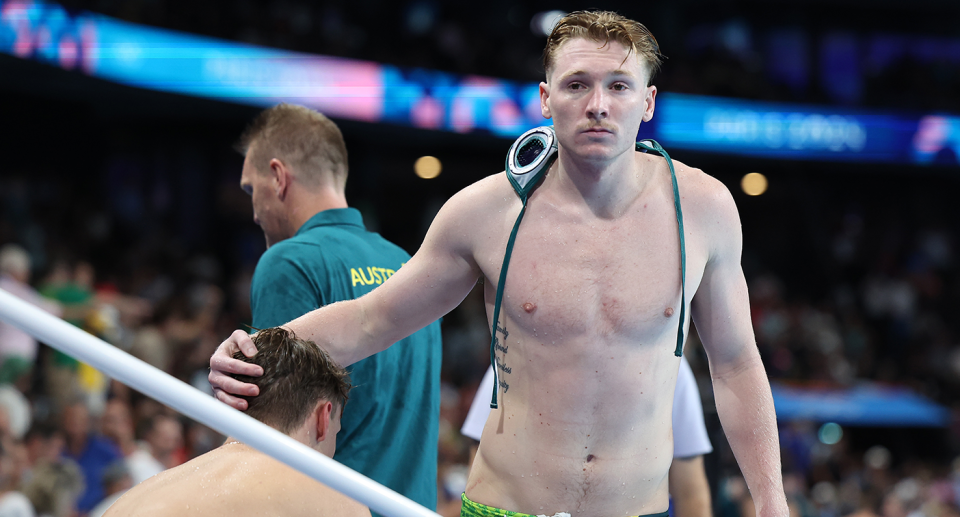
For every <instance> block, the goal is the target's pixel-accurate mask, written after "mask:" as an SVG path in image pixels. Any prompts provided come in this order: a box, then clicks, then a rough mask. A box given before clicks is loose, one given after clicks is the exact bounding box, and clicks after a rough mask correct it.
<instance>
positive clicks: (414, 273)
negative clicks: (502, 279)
mask: <svg viewBox="0 0 960 517" xmlns="http://www.w3.org/2000/svg"><path fill="white" fill-rule="evenodd" d="M478 197H479V194H478V193H477V189H476V187H468V188H467V189H465V190H464V191H462V192H460V193H458V194H457V195H455V196H454V197H452V198H451V199H450V200H449V201H448V202H447V203H446V204H445V205H444V207H443V208H442V209H441V210H440V212H439V213H438V214H437V217H436V219H435V220H434V222H433V224H431V226H430V229H429V230H428V232H427V236H426V238H425V239H424V242H423V245H422V246H421V247H420V250H419V251H417V253H416V255H414V256H413V258H411V259H410V261H409V262H407V263H406V264H405V265H404V266H403V267H401V268H400V270H399V271H397V272H396V273H395V274H394V275H393V276H391V277H390V279H388V280H387V281H386V282H384V283H383V285H381V286H379V287H378V288H376V289H374V290H373V291H372V292H370V293H368V294H366V295H365V296H362V297H360V298H357V299H355V300H349V301H343V302H337V303H333V304H330V305H327V306H324V307H321V308H319V309H316V310H314V311H311V312H308V313H307V314H304V315H303V316H300V317H299V318H297V319H295V320H293V321H290V322H289V323H286V324H284V325H282V326H283V327H286V328H289V329H290V330H292V331H294V332H295V333H296V334H297V336H299V337H301V338H303V339H307V340H311V341H314V342H316V343H317V344H318V345H320V346H321V347H322V348H323V349H324V350H326V351H327V352H328V353H329V354H330V356H331V357H332V358H333V359H334V360H335V361H337V362H339V363H340V364H342V365H350V364H353V363H355V362H357V361H359V360H361V359H363V358H365V357H368V356H370V355H373V354H375V353H377V352H379V351H381V350H384V349H386V348H387V347H388V346H390V345H391V344H393V343H395V342H397V341H399V340H400V339H402V338H404V337H406V336H409V335H410V334H412V333H414V332H416V331H417V330H419V329H421V328H423V327H425V326H426V325H428V324H430V323H431V322H433V321H435V320H437V319H438V318H440V317H441V316H443V315H444V314H446V313H447V312H449V311H450V310H452V309H453V308H454V307H456V306H457V305H458V304H459V303H460V302H461V301H463V298H465V297H466V295H467V294H469V292H470V290H471V289H472V288H473V286H474V285H475V284H476V282H477V280H478V278H479V277H480V270H479V268H478V267H477V265H476V263H475V262H474V260H473V241H472V239H473V237H474V236H475V235H476V231H475V230H476V226H477V224H476V221H478V220H481V219H480V218H482V217H483V212H484V211H483V210H482V206H481V205H482V201H480V200H478V199H477V198H478ZM238 350H242V351H243V353H244V354H245V355H247V356H248V357H249V356H253V355H254V354H256V347H254V345H253V342H252V340H251V339H250V337H249V336H248V335H247V334H246V333H245V332H243V331H239V330H238V331H234V333H233V334H232V335H231V336H230V337H229V338H228V339H227V340H226V341H224V342H223V343H221V345H220V347H219V348H218V349H217V351H216V352H215V353H214V355H213V356H212V357H211V358H210V370H211V371H210V375H209V380H210V384H211V385H212V386H213V388H214V391H215V393H216V395H217V398H219V399H220V400H221V401H223V402H226V403H227V404H230V405H231V406H234V407H236V408H238V409H244V408H245V407H246V404H245V401H243V400H242V399H239V398H236V397H234V396H233V395H232V394H236V395H246V396H253V395H257V390H256V386H254V385H252V384H245V383H240V382H239V381H237V380H236V379H233V378H232V377H230V376H229V375H227V374H231V373H232V374H241V375H254V376H256V375H262V371H260V369H259V367H253V365H250V364H248V363H245V362H243V361H236V360H234V359H233V358H232V355H233V354H234V353H235V352H236V351H238Z"/></svg>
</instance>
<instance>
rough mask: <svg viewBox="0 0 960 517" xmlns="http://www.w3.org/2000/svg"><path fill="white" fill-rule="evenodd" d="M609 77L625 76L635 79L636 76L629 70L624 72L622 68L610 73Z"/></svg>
mask: <svg viewBox="0 0 960 517" xmlns="http://www.w3.org/2000/svg"><path fill="white" fill-rule="evenodd" d="M610 75H626V76H628V77H636V74H634V73H633V72H631V71H629V70H624V69H622V68H618V69H616V70H614V71H613V72H610Z"/></svg>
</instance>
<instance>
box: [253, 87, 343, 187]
mask: <svg viewBox="0 0 960 517" xmlns="http://www.w3.org/2000/svg"><path fill="white" fill-rule="evenodd" d="M251 148H252V152H253V154H252V155H251V156H250V159H251V161H252V163H253V166H254V168H255V169H256V171H257V172H258V173H260V174H265V173H266V172H267V170H268V168H269V167H270V160H271V159H273V158H276V159H278V160H280V161H282V162H284V163H286V164H287V165H288V166H292V167H293V168H294V169H295V171H296V176H297V178H299V179H300V180H301V181H303V183H304V184H305V185H307V186H309V187H316V186H318V185H320V184H321V183H323V182H324V181H325V180H326V181H328V182H329V181H331V180H332V181H333V185H334V186H335V187H337V188H338V189H340V190H343V189H344V188H345V187H346V184H347V145H346V143H344V141H343V134H342V133H341V132H340V128H338V127H337V125H336V124H334V123H333V121H332V120H330V119H328V118H327V117H326V116H324V115H323V114H322V113H319V112H317V111H314V110H312V109H310V108H307V107H305V106H298V105H296V104H287V103H281V104H277V105H276V106H274V107H272V108H270V109H267V110H264V111H263V112H261V113H260V114H259V115H257V117H256V118H255V119H253V121H252V122H250V125H249V126H247V129H246V130H245V131H244V132H243V134H242V135H241V136H240V140H239V141H238V142H237V144H236V149H237V150H238V151H240V153H241V154H243V155H244V156H246V155H247V154H248V153H250V152H251Z"/></svg>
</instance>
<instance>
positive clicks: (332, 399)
mask: <svg viewBox="0 0 960 517" xmlns="http://www.w3.org/2000/svg"><path fill="white" fill-rule="evenodd" d="M256 343H257V347H258V349H259V351H260V353H259V354H257V355H256V357H254V358H252V359H247V358H245V357H243V356H242V355H241V356H240V357H238V359H239V360H243V361H247V362H248V364H256V365H257V366H259V367H260V368H262V369H263V370H264V372H265V373H264V375H263V376H262V377H257V378H251V377H243V378H242V380H244V381H248V382H253V383H254V384H255V385H257V386H258V387H259V388H260V393H261V394H260V396H259V397H256V398H253V399H251V400H249V409H248V410H247V411H248V414H250V416H252V417H254V418H256V419H257V420H260V421H261V422H263V423H265V424H267V425H269V426H271V427H273V428H274V429H276V430H278V431H280V432H282V433H284V434H287V435H289V436H290V437H291V438H294V439H295V440H297V441H299V442H300V443H303V444H305V445H307V446H309V447H311V448H313V449H315V450H317V451H320V452H321V453H323V454H324V455H326V456H330V457H332V456H333V454H334V451H335V450H336V447H337V439H336V436H337V431H339V429H340V416H341V414H342V413H343V409H344V404H346V402H347V396H348V393H349V391H350V380H349V376H348V374H347V371H346V370H345V369H344V368H343V367H341V366H340V365H338V364H337V363H335V362H334V361H333V360H332V359H330V356H328V355H327V354H326V353H325V352H323V351H322V350H320V348H319V347H317V346H316V345H315V344H314V343H311V342H307V341H304V340H302V339H298V338H297V337H296V336H295V335H294V334H293V333H292V332H290V331H288V330H286V329H283V328H272V329H266V330H263V331H261V332H259V333H258V334H257V337H256ZM104 515H105V516H107V517H110V516H123V517H137V516H151V517H164V516H170V517H174V516H177V517H179V516H191V515H197V516H201V515H202V516H208V515H210V516H221V515H222V516H227V517H243V516H247V515H284V516H300V515H302V516H311V517H369V516H370V511H369V510H368V509H367V508H366V507H364V506H363V505H361V504H360V503H357V502H356V501H353V500H352V499H350V498H348V497H347V496H345V495H343V494H341V493H339V492H337V491H335V490H333V489H332V488H330V487H328V486H326V485H323V484H321V483H319V482H318V481H316V480H314V479H313V478H310V477H308V476H306V475H305V474H302V473H300V472H298V471H296V470H294V469H292V468H290V467H288V466H287V465H285V464H283V463H280V462H279V461H277V460H275V459H273V458H271V457H270V456H268V455H266V454H264V453H262V452H260V451H258V450H256V449H253V448H252V447H250V446H248V445H246V444H243V443H241V442H239V441H237V440H235V439H232V438H227V440H226V442H225V443H224V444H223V445H221V446H220V447H218V448H216V449H214V450H212V451H210V452H208V453H206V454H203V455H201V456H198V457H197V458H194V459H192V460H190V461H188V462H187V463H184V464H183V465H180V466H179V467H174V468H172V469H170V470H166V471H164V472H162V473H160V474H157V475H156V476H154V477H152V478H150V479H148V480H147V481H144V482H143V483H140V484H139V485H137V486H135V487H133V488H132V489H130V490H129V491H127V492H126V493H125V494H124V495H123V496H122V497H120V499H118V500H117V502H116V503H114V504H113V506H111V507H110V509H109V510H108V511H107V512H106V513H105V514H104Z"/></svg>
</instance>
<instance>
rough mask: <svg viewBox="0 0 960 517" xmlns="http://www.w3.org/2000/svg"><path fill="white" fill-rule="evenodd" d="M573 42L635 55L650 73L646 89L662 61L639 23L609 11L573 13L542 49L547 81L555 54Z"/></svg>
mask: <svg viewBox="0 0 960 517" xmlns="http://www.w3.org/2000/svg"><path fill="white" fill-rule="evenodd" d="M574 38H587V39H592V40H594V41H596V42H598V43H601V44H602V45H601V46H603V45H606V44H607V43H609V42H610V41H611V40H613V41H616V42H617V43H620V44H621V45H623V46H625V47H627V49H629V50H630V52H631V53H634V52H635V53H636V55H637V56H639V57H640V59H642V60H643V62H644V65H645V66H646V69H647V72H648V73H649V78H648V79H647V81H648V82H647V86H649V85H650V84H653V77H654V76H655V75H657V72H659V71H660V64H661V62H662V61H663V57H664V56H663V54H661V53H660V45H659V44H657V39H656V38H654V37H653V34H651V33H650V30H649V29H647V28H646V27H645V26H644V25H643V24H642V23H640V22H635V21H633V20H631V19H629V18H626V17H624V16H621V15H619V14H617V13H615V12H611V11H575V12H572V13H570V14H568V15H566V16H564V17H563V18H561V19H560V21H559V22H557V25H556V26H555V27H554V28H553V31H552V32H551V33H550V36H548V37H547V46H546V47H545V48H544V49H543V71H544V72H545V73H546V74H547V78H548V79H549V78H550V72H551V71H552V70H553V66H554V64H556V54H557V50H559V49H560V47H561V46H562V45H563V44H564V43H566V42H567V41H569V40H572V39H574Z"/></svg>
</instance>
